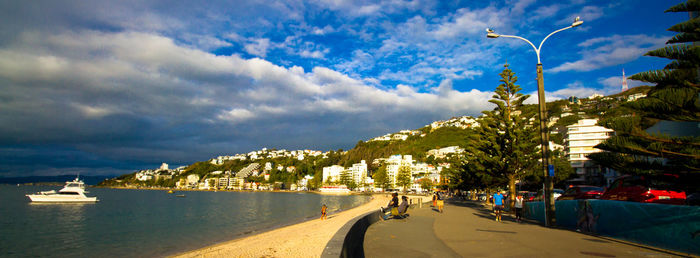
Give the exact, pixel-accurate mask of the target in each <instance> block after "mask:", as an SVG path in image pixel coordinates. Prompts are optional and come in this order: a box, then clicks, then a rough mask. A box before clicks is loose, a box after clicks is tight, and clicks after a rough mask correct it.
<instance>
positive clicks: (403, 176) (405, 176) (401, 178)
mask: <svg viewBox="0 0 700 258" xmlns="http://www.w3.org/2000/svg"><path fill="white" fill-rule="evenodd" d="M396 183H397V184H398V185H399V186H401V187H402V188H403V190H404V192H406V191H408V190H407V189H408V187H409V186H411V167H409V166H400V167H399V171H398V173H396Z"/></svg>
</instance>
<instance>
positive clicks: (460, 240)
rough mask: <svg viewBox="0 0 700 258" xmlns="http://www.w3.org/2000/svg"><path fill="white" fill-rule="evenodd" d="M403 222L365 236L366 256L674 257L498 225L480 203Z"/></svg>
mask: <svg viewBox="0 0 700 258" xmlns="http://www.w3.org/2000/svg"><path fill="white" fill-rule="evenodd" d="M409 213H410V214H411V216H410V217H408V218H406V219H402V220H394V219H389V220H385V221H379V222H377V223H375V224H373V225H372V226H370V227H369V228H368V229H367V232H366V233H365V241H364V248H365V256H366V257H675V256H674V255H673V254H670V253H665V252H662V251H659V250H654V249H649V248H644V247H641V246H637V245H631V244H626V243H622V242H618V241H614V240H609V239H604V238H599V237H595V236H590V235H586V234H581V233H578V232H573V231H569V230H561V229H550V228H546V227H543V226H540V225H539V224H535V223H528V222H525V223H517V222H515V220H514V219H513V218H511V217H510V216H507V215H506V216H503V221H502V222H496V221H494V219H495V216H494V215H493V213H491V211H490V209H488V208H484V207H482V206H481V204H480V203H477V202H468V201H448V202H447V203H446V204H445V209H444V212H443V213H438V212H437V211H436V210H434V209H432V208H431V207H429V204H428V203H426V204H425V205H424V206H423V208H421V209H418V208H412V209H410V210H409Z"/></svg>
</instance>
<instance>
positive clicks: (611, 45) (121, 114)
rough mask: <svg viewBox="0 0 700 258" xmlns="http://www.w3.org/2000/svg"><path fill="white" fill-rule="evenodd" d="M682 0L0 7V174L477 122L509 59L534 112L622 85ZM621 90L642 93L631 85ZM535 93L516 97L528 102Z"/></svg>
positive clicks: (112, 169)
mask: <svg viewBox="0 0 700 258" xmlns="http://www.w3.org/2000/svg"><path fill="white" fill-rule="evenodd" d="M679 2H680V1H676V0H674V1H647V0H644V1H640V0H629V1H625V0H622V1H607V0H605V1H579V0H572V1H535V0H520V1H517V0H513V1H508V0H507V1H494V2H490V1H427V0H425V1H424V0H413V1H405V0H386V1H344V0H309V1H295V0H293V1H264V0H263V1H217V0H210V1H150V0H137V1H131V0H120V1H100V0H95V1H60V0H58V1H56V0H50V1H40V0H37V1H0V177H9V176H25V175H57V174H74V173H77V172H80V173H81V174H83V175H86V174H87V175H115V174H122V173H127V172H131V171H134V170H137V169H147V168H156V167H158V166H159V165H160V163H161V162H167V163H169V164H171V165H173V166H174V165H185V164H190V163H192V162H195V161H202V160H207V159H209V158H211V157H215V156H218V155H225V154H235V153H243V152H248V151H251V150H257V149H260V148H263V147H267V148H277V149H316V150H323V151H325V150H331V149H333V150H335V149H339V148H343V149H350V148H352V147H353V146H354V145H355V143H356V142H357V141H358V140H367V139H369V138H372V137H375V136H379V135H383V134H385V133H389V132H395V131H398V130H401V129H416V128H420V127H422V126H424V125H426V124H428V123H430V122H432V121H435V120H444V119H448V118H450V117H453V116H462V115H472V116H477V115H479V113H480V111H482V110H485V109H490V108H491V106H490V105H489V104H488V102H487V101H488V99H489V98H490V97H491V95H492V91H493V90H494V89H495V88H496V87H497V86H498V84H499V82H498V79H499V76H498V73H499V72H500V71H501V70H502V69H503V64H504V63H506V62H508V63H509V64H510V67H511V68H512V69H513V70H514V71H515V73H516V74H517V75H518V76H519V78H520V80H519V84H520V85H521V87H522V88H523V91H524V92H525V93H528V94H530V93H534V92H535V91H536V82H535V80H534V78H535V64H536V60H537V59H536V55H535V53H534V51H533V50H532V48H531V47H530V46H529V45H528V44H527V43H525V42H523V41H520V40H517V39H509V38H498V39H487V38H486V35H485V31H484V29H485V28H486V27H490V28H493V29H494V30H495V31H496V32H497V33H501V34H510V35H519V36H523V37H525V38H528V39H530V40H531V41H533V43H535V44H536V45H539V42H540V41H541V40H542V38H544V36H546V35H547V34H549V33H550V32H552V31H554V30H556V29H559V28H563V27H566V26H568V25H570V24H571V22H572V21H573V19H574V17H576V16H580V17H581V19H582V20H583V21H584V24H583V25H582V26H580V27H577V28H574V29H570V30H567V31H564V32H561V33H559V34H556V35H555V36H552V37H551V38H549V39H548V40H547V42H546V43H545V44H544V46H543V48H542V53H541V54H542V63H543V65H544V68H545V73H544V76H545V88H546V91H547V98H548V100H554V99H560V98H566V97H568V96H579V97H587V96H590V95H591V94H593V93H600V94H612V93H616V92H618V91H619V89H620V84H621V82H620V80H621V75H622V69H625V72H626V74H627V75H630V74H634V73H637V72H641V71H645V70H649V69H658V68H662V67H663V66H664V65H665V64H666V63H667V60H662V59H659V58H651V57H642V55H643V54H644V53H645V52H646V51H648V50H650V49H654V48H658V47H660V46H662V45H663V44H664V42H665V41H666V40H667V39H668V38H670V37H671V36H672V35H673V34H672V33H671V32H668V31H666V29H667V28H668V27H670V26H671V25H673V24H676V23H678V22H680V21H683V20H686V19H687V17H688V15H687V14H683V13H666V14H665V13H663V11H664V10H666V9H667V8H668V7H669V6H671V5H674V4H676V3H679ZM630 85H631V86H637V85H640V84H639V83H637V82H633V81H631V82H630ZM534 101H536V97H532V98H531V102H533V103H534Z"/></svg>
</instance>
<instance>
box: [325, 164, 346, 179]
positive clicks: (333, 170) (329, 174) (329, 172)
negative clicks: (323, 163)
mask: <svg viewBox="0 0 700 258" xmlns="http://www.w3.org/2000/svg"><path fill="white" fill-rule="evenodd" d="M343 171H345V167H343V166H338V165H333V166H330V167H324V168H323V183H326V182H338V181H340V174H342V173H343Z"/></svg>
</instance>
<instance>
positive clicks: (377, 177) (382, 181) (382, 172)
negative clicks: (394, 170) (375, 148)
mask: <svg viewBox="0 0 700 258" xmlns="http://www.w3.org/2000/svg"><path fill="white" fill-rule="evenodd" d="M372 179H374V187H379V188H381V189H386V188H387V187H389V177H388V176H387V174H386V165H382V166H381V167H379V168H378V169H377V171H376V172H374V175H372Z"/></svg>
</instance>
